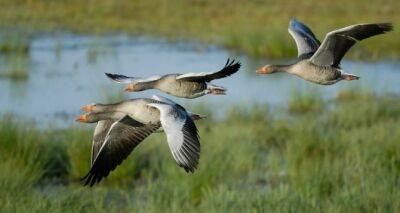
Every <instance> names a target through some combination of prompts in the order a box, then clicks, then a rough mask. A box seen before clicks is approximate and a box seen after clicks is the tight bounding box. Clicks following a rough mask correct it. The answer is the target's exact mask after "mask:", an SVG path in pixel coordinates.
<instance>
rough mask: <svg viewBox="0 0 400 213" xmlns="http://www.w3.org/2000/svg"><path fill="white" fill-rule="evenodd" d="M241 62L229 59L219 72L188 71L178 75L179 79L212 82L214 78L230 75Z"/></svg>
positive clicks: (237, 68)
mask: <svg viewBox="0 0 400 213" xmlns="http://www.w3.org/2000/svg"><path fill="white" fill-rule="evenodd" d="M240 66H241V65H240V63H239V62H235V60H230V59H228V60H227V61H226V64H225V66H224V67H223V68H222V69H221V70H219V71H217V72H200V73H186V74H183V75H179V76H178V77H176V79H177V80H187V81H205V82H210V81H212V80H214V79H219V78H224V77H227V76H230V75H232V74H234V73H236V72H237V71H239V69H240Z"/></svg>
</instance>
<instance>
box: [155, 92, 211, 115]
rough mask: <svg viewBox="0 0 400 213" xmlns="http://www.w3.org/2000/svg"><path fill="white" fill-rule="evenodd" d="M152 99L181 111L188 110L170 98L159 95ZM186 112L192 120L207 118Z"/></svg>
mask: <svg viewBox="0 0 400 213" xmlns="http://www.w3.org/2000/svg"><path fill="white" fill-rule="evenodd" d="M152 99H154V100H157V101H160V102H163V103H167V104H169V105H172V106H174V107H177V108H179V109H180V110H183V111H186V109H185V108H183V107H182V106H181V105H180V104H178V103H176V102H174V101H173V100H171V99H169V98H166V97H163V96H158V95H153V96H152ZM186 112H187V114H188V115H189V116H190V117H191V118H192V120H200V119H203V118H206V117H207V116H205V115H201V114H197V113H194V112H190V111H186Z"/></svg>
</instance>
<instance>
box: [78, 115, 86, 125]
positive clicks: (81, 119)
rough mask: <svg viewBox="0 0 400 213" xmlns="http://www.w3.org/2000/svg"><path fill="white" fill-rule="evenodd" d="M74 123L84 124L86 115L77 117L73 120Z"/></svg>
mask: <svg viewBox="0 0 400 213" xmlns="http://www.w3.org/2000/svg"><path fill="white" fill-rule="evenodd" d="M75 121H76V122H83V123H85V122H86V121H87V115H86V114H85V115H80V116H78V117H76V118H75Z"/></svg>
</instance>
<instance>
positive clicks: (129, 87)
mask: <svg viewBox="0 0 400 213" xmlns="http://www.w3.org/2000/svg"><path fill="white" fill-rule="evenodd" d="M124 91H125V92H133V91H134V86H133V84H128V86H126V87H125V89H124Z"/></svg>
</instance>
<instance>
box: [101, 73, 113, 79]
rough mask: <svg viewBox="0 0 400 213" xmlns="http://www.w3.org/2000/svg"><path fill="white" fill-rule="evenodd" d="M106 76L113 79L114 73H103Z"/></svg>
mask: <svg viewBox="0 0 400 213" xmlns="http://www.w3.org/2000/svg"><path fill="white" fill-rule="evenodd" d="M104 74H105V75H106V76H107V77H108V78H110V79H112V80H114V78H115V74H112V73H107V72H106V73H104Z"/></svg>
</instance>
